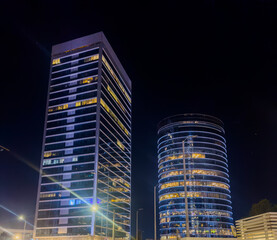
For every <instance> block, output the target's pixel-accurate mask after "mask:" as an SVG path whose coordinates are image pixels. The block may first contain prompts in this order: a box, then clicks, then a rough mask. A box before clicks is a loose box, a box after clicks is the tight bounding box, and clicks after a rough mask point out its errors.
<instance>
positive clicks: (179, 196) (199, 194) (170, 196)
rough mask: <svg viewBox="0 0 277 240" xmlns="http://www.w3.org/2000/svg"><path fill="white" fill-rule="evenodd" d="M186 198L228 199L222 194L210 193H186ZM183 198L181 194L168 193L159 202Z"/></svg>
mask: <svg viewBox="0 0 277 240" xmlns="http://www.w3.org/2000/svg"><path fill="white" fill-rule="evenodd" d="M187 196H188V197H189V198H193V197H196V198H198V197H207V198H223V199H227V198H228V197H227V196H226V195H224V194H220V193H210V192H188V193H187ZM183 197H185V194H184V193H183V192H181V193H170V194H165V195H163V196H161V197H160V201H163V200H166V199H173V198H183Z"/></svg>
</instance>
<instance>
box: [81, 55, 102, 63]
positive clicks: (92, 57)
mask: <svg viewBox="0 0 277 240" xmlns="http://www.w3.org/2000/svg"><path fill="white" fill-rule="evenodd" d="M97 59H99V54H95V55H93V56H91V57H88V58H85V59H84V62H91V61H94V60H97Z"/></svg>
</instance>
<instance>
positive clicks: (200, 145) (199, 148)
mask: <svg viewBox="0 0 277 240" xmlns="http://www.w3.org/2000/svg"><path fill="white" fill-rule="evenodd" d="M224 134H225V132H224V129H223V123H222V122H221V121H220V120H219V119H217V118H214V117H211V116H207V115H202V114H183V115H177V116H173V117H170V118H167V119H164V120H163V121H161V122H160V124H159V130H158V137H159V139H158V169H159V170H158V171H159V175H158V177H159V215H160V234H161V239H166V238H176V237H178V236H180V237H186V224H189V231H190V237H233V235H232V231H231V227H232V226H233V218H232V207H231V196H230V185H229V175H228V161H227V153H226V141H225V138H224ZM183 141H184V146H185V147H184V151H183V145H182V144H183ZM184 153H185V161H186V165H185V166H186V186H187V196H186V197H187V200H188V205H187V207H188V216H189V223H187V222H186V211H185V210H186V206H185V191H184V168H183V157H184Z"/></svg>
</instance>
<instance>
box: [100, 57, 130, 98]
mask: <svg viewBox="0 0 277 240" xmlns="http://www.w3.org/2000/svg"><path fill="white" fill-rule="evenodd" d="M102 61H103V63H104V64H105V66H106V67H107V68H108V70H109V71H110V73H111V75H112V76H113V77H114V79H115V80H116V82H117V84H118V86H119V87H120V89H121V91H122V92H123V93H124V95H125V96H126V98H127V99H128V101H129V102H131V98H130V97H129V95H128V93H127V92H126V90H125V88H124V87H123V85H122V84H121V82H120V80H119V79H118V77H117V76H116V74H115V73H114V71H113V70H112V68H111V66H110V64H109V63H108V62H107V60H106V58H105V57H104V56H102Z"/></svg>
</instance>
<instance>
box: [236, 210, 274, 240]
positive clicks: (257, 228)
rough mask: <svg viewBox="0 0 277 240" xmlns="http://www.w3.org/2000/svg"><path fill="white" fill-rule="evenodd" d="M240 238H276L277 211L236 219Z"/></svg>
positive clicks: (261, 239)
mask: <svg viewBox="0 0 277 240" xmlns="http://www.w3.org/2000/svg"><path fill="white" fill-rule="evenodd" d="M236 226H237V234H238V239H239V240H276V239H277V212H268V213H263V214H259V215H256V216H253V217H248V218H243V219H240V220H237V221H236Z"/></svg>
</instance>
